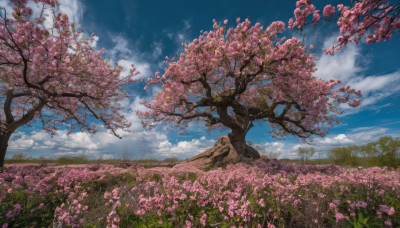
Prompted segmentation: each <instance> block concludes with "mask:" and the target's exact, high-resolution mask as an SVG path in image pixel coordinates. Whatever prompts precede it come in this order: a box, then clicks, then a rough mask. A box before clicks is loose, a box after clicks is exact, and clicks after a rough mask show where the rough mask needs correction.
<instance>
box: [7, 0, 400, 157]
mask: <svg viewBox="0 0 400 228" xmlns="http://www.w3.org/2000/svg"><path fill="white" fill-rule="evenodd" d="M315 2H317V1H315ZM60 3H61V4H60V10H61V11H62V12H64V13H67V14H68V16H69V18H70V19H73V20H74V21H75V23H76V25H77V26H79V27H80V28H81V29H84V32H85V33H86V34H88V35H89V34H91V33H92V32H94V33H95V34H96V36H95V38H96V48H97V49H101V48H105V49H106V52H105V54H104V57H106V58H111V60H112V61H113V62H114V63H118V64H119V65H121V66H126V67H129V66H130V64H131V63H134V64H135V66H136V67H137V69H138V70H139V71H140V72H141V75H140V77H142V78H147V77H149V76H151V75H152V74H154V73H155V72H157V71H160V72H161V73H162V72H163V69H164V65H163V60H164V58H165V56H169V57H173V56H176V55H178V54H179V53H180V52H181V51H182V47H181V46H180V44H181V43H182V42H187V43H189V42H190V41H192V40H193V39H195V38H197V37H198V36H199V35H200V31H201V30H205V31H206V30H211V29H212V20H213V19H216V20H217V21H219V22H222V21H223V20H225V19H228V20H229V23H228V25H230V26H234V25H235V24H234V21H235V20H236V18H237V17H240V18H242V19H244V18H249V19H250V21H251V22H252V23H256V22H260V23H261V24H262V25H263V26H264V27H267V26H268V25H269V24H270V23H271V22H272V21H275V20H282V21H284V22H285V23H286V22H287V21H288V19H289V18H290V17H292V16H293V13H292V12H293V10H294V8H295V1H294V0H288V1H285V4H281V3H282V1H273V0H261V1H236V0H234V1H228V0H226V1H225V0H219V1H215V0H214V1H208V0H203V1H186V0H174V1H163V0H159V1H155V0H148V1H139V0H131V1H126V0H113V1H109V0H62V1H61V2H60ZM0 5H2V6H7V1H6V0H0ZM321 25H322V24H321ZM337 31H338V30H337V26H336V25H335V23H334V22H332V23H326V24H325V26H318V27H316V28H308V29H306V30H305V37H304V41H305V42H306V43H307V44H313V45H314V46H315V47H316V48H315V49H314V50H313V52H314V54H315V55H316V56H317V57H319V58H320V59H319V61H318V62H317V67H318V71H317V72H316V73H315V76H317V77H319V78H322V79H327V80H328V79H331V78H334V79H341V80H342V81H343V82H344V84H350V85H352V87H354V88H356V89H360V90H361V91H362V93H363V97H362V101H361V105H360V106H359V107H358V108H355V109H353V108H348V107H346V106H343V107H342V109H343V111H344V113H343V114H342V116H340V117H339V120H341V121H342V122H343V123H342V124H339V125H336V126H335V127H333V128H331V129H330V132H329V134H328V135H327V136H326V137H325V138H314V139H313V141H312V143H311V144H310V145H312V146H314V147H315V148H316V149H317V151H318V150H319V151H323V150H326V149H329V148H331V147H334V146H347V145H354V144H355V145H360V144H364V143H367V142H371V141H374V140H376V139H377V138H379V137H380V136H384V135H391V136H400V115H399V113H400V64H399V58H400V54H399V53H400V45H398V44H399V41H400V38H399V35H397V36H396V35H395V37H394V38H393V39H392V40H390V41H388V42H384V43H379V44H374V45H366V44H359V45H357V46H355V45H349V46H347V47H346V48H344V49H342V50H341V51H340V52H338V53H337V54H335V55H334V56H325V55H323V54H322V50H323V49H324V48H326V47H328V46H330V45H332V44H334V42H335V39H336V38H335V37H337V35H338V32H337ZM285 35H286V36H288V37H290V36H297V37H300V38H301V37H302V34H300V33H298V32H293V31H289V32H287V33H286V34H285ZM127 72H128V71H127V70H126V71H124V72H123V73H125V74H126V73H127ZM143 87H144V84H141V83H136V84H132V85H129V86H127V87H125V89H126V90H127V91H128V92H129V94H130V96H131V97H130V100H124V101H122V102H124V105H125V107H127V109H126V116H127V118H128V119H129V120H130V121H131V122H132V127H131V129H130V132H129V133H124V134H123V139H118V138H116V137H114V136H112V135H110V134H108V132H106V131H105V130H101V131H99V132H98V133H97V134H95V135H90V134H87V133H81V132H76V133H72V134H70V135H67V134H66V131H59V132H58V133H57V134H56V135H55V136H54V137H52V138H51V137H50V136H49V135H48V134H46V133H45V132H44V131H43V130H41V129H40V128H38V127H22V128H20V129H19V130H17V132H16V133H15V134H14V135H13V136H12V138H11V140H10V142H9V148H8V152H7V157H11V156H12V155H14V154H15V153H18V152H24V153H26V154H27V155H28V156H32V157H39V156H45V157H52V158H56V157H60V156H69V155H71V156H78V155H86V156H88V157H89V158H104V159H107V158H113V157H114V158H120V157H121V156H122V154H129V155H130V158H131V159H140V158H157V159H163V158H166V157H178V158H181V159H183V158H188V157H191V156H193V155H195V154H198V153H200V152H202V151H204V150H206V149H207V148H208V147H211V146H212V145H213V144H214V143H215V141H216V140H217V139H218V136H221V135H226V134H227V133H228V132H219V131H217V132H206V130H205V128H204V127H203V125H195V124H193V125H190V126H189V128H188V129H187V133H186V134H185V135H179V132H178V131H176V130H174V129H170V128H169V127H168V126H159V127H158V128H156V129H153V130H152V131H147V130H144V129H143V128H142V126H141V123H140V119H139V118H138V117H137V116H136V115H135V110H144V107H143V106H142V105H141V103H140V102H141V100H143V99H146V100H149V98H150V97H151V96H152V95H153V94H154V93H155V92H156V91H157V89H156V88H154V89H149V90H147V91H144V90H143ZM34 126H37V125H34ZM269 130H270V129H269V128H268V127H267V124H264V125H257V126H256V127H255V128H253V129H252V130H251V131H250V132H249V133H248V136H247V140H248V141H252V142H254V143H259V144H262V145H264V146H265V148H267V151H278V152H280V153H281V156H280V158H296V157H297V148H298V147H300V146H304V145H303V144H302V142H301V141H298V140H297V139H296V138H294V137H289V138H287V139H285V140H283V141H276V140H275V139H273V138H272V137H271V135H270V134H269V133H268V131H269Z"/></svg>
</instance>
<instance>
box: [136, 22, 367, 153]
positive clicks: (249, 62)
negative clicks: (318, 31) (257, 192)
mask: <svg viewBox="0 0 400 228" xmlns="http://www.w3.org/2000/svg"><path fill="white" fill-rule="evenodd" d="M224 24H227V20H225V21H224ZM213 27H214V30H213V31H209V32H204V33H203V34H201V36H200V37H199V38H198V39H195V40H193V42H192V43H190V44H188V45H184V46H185V47H184V52H183V53H181V54H180V56H179V58H177V59H172V60H171V61H170V60H168V58H167V60H166V65H167V66H166V69H165V73H164V74H162V75H160V74H159V73H156V74H155V76H154V77H153V78H149V80H148V84H156V85H161V87H162V89H161V90H160V91H159V92H158V93H157V94H156V95H155V96H154V97H153V100H152V101H151V102H144V104H145V105H146V106H147V107H148V108H150V110H149V111H144V112H139V114H140V116H141V117H142V118H143V124H144V125H145V126H148V127H151V126H154V124H155V123H156V122H166V123H168V122H172V123H175V124H174V125H176V126H177V127H180V128H182V129H183V128H184V127H186V126H187V125H188V123H189V122H192V121H195V122H199V121H205V122H206V126H207V127H208V129H210V130H212V129H216V128H221V127H222V128H230V129H231V130H232V131H231V132H230V133H229V134H228V136H229V139H230V142H231V143H232V145H233V146H234V147H235V149H236V150H238V151H239V153H243V154H244V153H245V152H244V150H245V148H246V140H245V138H246V134H247V132H248V131H249V130H250V129H251V128H252V127H253V126H254V122H256V121H260V122H264V121H265V122H268V123H269V125H270V126H271V127H272V133H273V136H274V137H277V138H281V137H284V136H287V135H294V136H297V137H300V138H303V139H307V138H309V137H310V136H312V135H320V136H324V135H325V133H326V131H327V129H328V127H329V126H330V125H332V124H333V123H335V122H338V121H337V120H336V119H335V115H336V114H338V113H340V111H339V109H338V108H337V105H338V104H339V103H346V102H348V103H349V105H351V106H357V105H358V104H359V102H360V100H359V99H353V98H352V97H354V96H355V95H358V96H361V93H360V91H358V92H356V91H355V90H354V89H351V88H350V86H347V87H340V88H339V90H338V91H334V90H333V89H334V87H335V86H336V85H337V84H338V83H340V81H335V80H330V81H323V80H319V79H317V78H316V77H314V76H313V73H314V72H315V71H316V70H317V69H316V67H315V63H314V60H313V59H314V56H313V55H312V54H310V53H309V52H308V50H307V48H306V47H305V45H304V44H303V43H302V42H301V41H299V40H298V39H296V38H291V39H285V38H282V39H278V38H277V35H278V34H279V33H282V32H283V31H284V28H285V25H284V23H283V22H281V21H277V22H273V23H272V24H271V25H270V26H268V28H266V29H264V28H263V27H262V26H261V25H260V24H259V23H257V24H255V25H253V26H251V23H250V21H249V20H247V19H246V20H245V21H244V22H240V19H237V26H236V27H235V28H229V29H227V27H226V26H225V25H222V26H221V25H219V24H218V23H217V22H215V21H214V26H213ZM145 89H147V87H145Z"/></svg>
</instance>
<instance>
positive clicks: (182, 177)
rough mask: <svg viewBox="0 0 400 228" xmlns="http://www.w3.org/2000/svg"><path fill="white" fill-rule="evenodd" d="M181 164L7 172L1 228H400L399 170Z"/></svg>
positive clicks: (0, 201)
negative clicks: (207, 168)
mask: <svg viewBox="0 0 400 228" xmlns="http://www.w3.org/2000/svg"><path fill="white" fill-rule="evenodd" d="M149 164H151V165H149ZM174 164H175V163H167V162H162V163H160V162H159V163H146V162H144V163H114V164H106V163H92V164H74V165H58V164H29V163H27V164H7V165H6V166H5V167H4V168H3V169H2V170H1V171H0V205H1V206H0V225H1V226H2V227H3V228H5V227H399V226H400V211H399V208H400V168H397V169H394V168H387V167H383V168H379V167H370V168H351V167H341V166H337V165H298V164H287V163H283V162H281V161H279V160H276V159H270V160H269V159H266V158H261V159H258V160H253V161H250V160H249V161H247V162H243V163H237V164H234V165H228V166H227V167H225V168H218V169H212V170H209V171H202V170H198V169H196V168H194V167H192V166H187V165H185V164H184V163H183V164H178V165H175V166H174ZM145 165H146V167H145Z"/></svg>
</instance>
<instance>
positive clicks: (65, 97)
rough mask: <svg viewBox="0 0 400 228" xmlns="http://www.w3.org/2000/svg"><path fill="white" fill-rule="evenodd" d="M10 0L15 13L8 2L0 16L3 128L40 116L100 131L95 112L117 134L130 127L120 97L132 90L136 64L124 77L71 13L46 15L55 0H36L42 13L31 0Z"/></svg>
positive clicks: (47, 125)
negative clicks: (126, 89) (128, 88)
mask: <svg viewBox="0 0 400 228" xmlns="http://www.w3.org/2000/svg"><path fill="white" fill-rule="evenodd" d="M11 3H12V4H13V6H14V11H13V12H12V16H11V15H10V14H11V12H7V11H6V9H4V8H3V9H2V11H3V12H2V14H1V18H0V70H1V75H0V80H1V84H0V97H1V99H2V104H0V106H1V120H0V121H1V122H0V127H1V132H2V133H3V132H8V133H12V132H13V131H15V129H16V128H18V127H19V126H22V125H24V124H26V123H28V122H29V121H30V120H32V119H35V118H38V119H39V121H40V122H41V123H42V125H43V127H44V129H45V130H47V131H50V132H53V131H54V130H57V127H56V126H57V125H59V124H64V126H66V127H67V128H68V129H70V130H72V129H73V128H74V127H76V126H78V127H79V128H80V129H81V130H87V131H89V132H95V126H94V125H93V122H92V121H91V120H93V118H95V119H98V120H99V121H100V122H102V123H103V124H105V127H106V128H108V129H111V130H112V132H113V133H114V134H116V133H115V131H114V130H115V129H118V128H122V129H127V127H128V126H129V124H128V123H127V122H126V121H125V120H123V116H122V114H121V112H120V111H121V107H120V105H119V104H118V103H117V102H116V101H118V100H119V99H121V98H123V97H126V96H127V95H126V93H124V92H123V91H122V89H121V86H122V85H124V84H126V83H128V82H131V81H132V76H133V75H134V69H133V70H132V71H131V75H130V76H129V77H126V78H120V73H121V70H122V68H121V67H119V66H116V67H113V66H111V64H110V63H109V62H108V61H106V60H105V59H104V58H102V57H101V55H102V52H103V51H102V50H101V51H96V50H95V49H94V48H93V45H92V38H91V39H86V38H84V35H83V34H82V33H81V32H76V31H75V26H74V24H73V23H70V21H69V19H68V16H67V15H66V14H61V13H55V14H54V18H51V17H47V16H45V14H44V13H43V12H44V10H45V9H49V8H50V9H53V10H55V11H56V12H57V6H56V1H54V0H35V3H36V4H38V5H39V6H41V7H42V8H41V13H40V16H39V17H37V18H35V17H34V16H33V13H32V9H31V8H29V7H28V6H27V0H24V1H22V0H21V1H11ZM53 22H54V23H53ZM49 23H51V25H49ZM92 36H93V35H92Z"/></svg>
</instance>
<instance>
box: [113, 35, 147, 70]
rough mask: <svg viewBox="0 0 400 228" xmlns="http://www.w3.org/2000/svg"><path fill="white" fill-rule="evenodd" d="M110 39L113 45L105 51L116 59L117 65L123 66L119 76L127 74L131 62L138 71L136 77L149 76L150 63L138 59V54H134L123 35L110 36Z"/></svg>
mask: <svg viewBox="0 0 400 228" xmlns="http://www.w3.org/2000/svg"><path fill="white" fill-rule="evenodd" d="M111 41H112V42H113V45H114V46H113V47H112V48H111V49H109V50H107V52H108V53H109V55H110V56H112V58H113V59H114V60H115V61H117V60H116V59H119V60H118V62H117V63H118V65H120V66H122V67H123V70H122V72H121V77H122V78H124V77H126V76H128V75H129V71H130V69H131V65H132V64H133V65H134V66H135V68H136V69H137V71H139V72H140V75H138V76H137V77H136V78H143V77H149V76H150V72H151V71H150V64H149V63H147V62H145V61H143V60H140V55H138V54H136V53H135V52H134V51H133V50H132V48H131V47H130V45H129V42H128V40H127V39H125V38H124V37H122V36H120V35H117V36H113V37H111Z"/></svg>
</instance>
